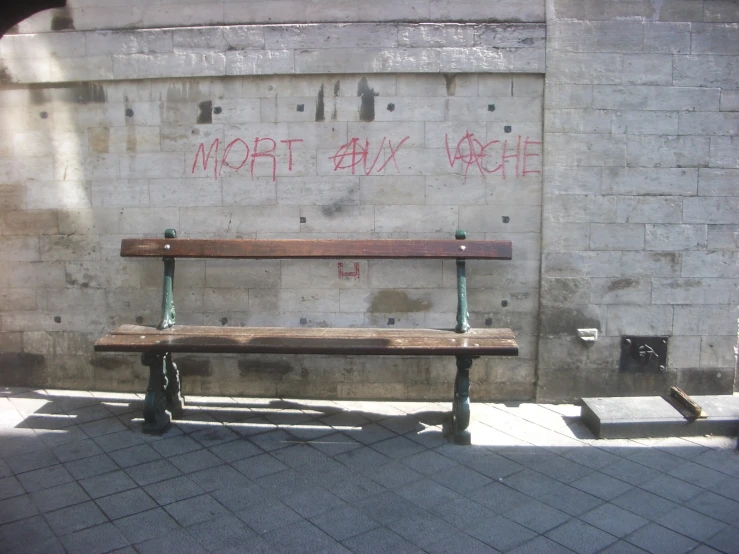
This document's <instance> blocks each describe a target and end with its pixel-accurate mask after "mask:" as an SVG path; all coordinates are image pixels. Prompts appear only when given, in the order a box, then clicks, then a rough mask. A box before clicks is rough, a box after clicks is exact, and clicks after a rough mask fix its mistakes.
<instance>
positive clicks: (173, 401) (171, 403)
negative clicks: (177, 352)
mask: <svg viewBox="0 0 739 554" xmlns="http://www.w3.org/2000/svg"><path fill="white" fill-rule="evenodd" d="M164 363H165V365H166V368H167V389H166V393H165V394H166V396H167V409H168V410H169V413H170V414H172V418H173V419H177V418H179V417H182V410H183V408H184V407H185V399H184V398H182V394H180V372H179V371H178V370H177V365H176V364H175V363H174V362H173V361H172V354H170V353H167V355H166V356H165V357H164Z"/></svg>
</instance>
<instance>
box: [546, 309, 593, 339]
mask: <svg viewBox="0 0 739 554" xmlns="http://www.w3.org/2000/svg"><path fill="white" fill-rule="evenodd" d="M540 316H541V317H540V325H541V327H540V333H541V335H543V336H562V335H563V336H571V337H574V336H576V335H577V330H578V329H598V330H599V331H600V332H601V333H602V332H603V331H604V330H605V321H604V320H605V316H606V309H605V307H601V306H596V305H593V304H584V305H572V304H570V305H569V306H551V305H542V307H541V314H540Z"/></svg>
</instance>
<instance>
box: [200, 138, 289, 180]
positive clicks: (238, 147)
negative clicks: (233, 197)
mask: <svg viewBox="0 0 739 554" xmlns="http://www.w3.org/2000/svg"><path fill="white" fill-rule="evenodd" d="M280 142H281V143H282V144H286V145H287V152H288V165H287V169H288V171H290V172H292V170H293V143H294V142H303V139H289V140H281V141H280ZM260 144H262V145H265V146H263V147H262V149H261V150H260ZM220 146H221V141H220V140H219V139H217V138H216V139H213V142H212V143H211V144H210V147H209V148H208V153H207V154H206V153H205V143H203V142H201V143H200V146H198V149H197V151H196V152H195V158H194V159H193V162H192V169H191V171H190V172H191V173H193V174H194V173H195V171H196V170H197V168H198V161H200V164H201V165H202V168H203V171H208V165H209V164H210V162H211V158H212V162H213V178H214V179H218V178H220V176H221V173H222V171H223V168H224V167H227V168H229V169H232V170H233V171H234V172H237V171H239V170H240V169H241V168H242V167H244V166H245V165H246V162H247V161H249V157H250V156H251V165H250V170H251V176H252V178H254V165H255V164H256V162H257V160H258V159H259V158H267V159H268V160H269V161H271V162H272V180H273V181H274V180H275V179H276V178H277V157H276V156H275V151H276V150H277V142H276V141H275V140H274V139H272V138H269V137H266V138H260V137H254V145H253V147H252V148H249V145H248V144H247V143H246V141H244V140H243V139H241V138H235V139H233V140H232V141H231V142H229V143H228V144H227V145H226V148H224V149H223V155H222V156H220V158H219V156H218V153H219V150H220ZM265 147H266V149H264V148H265ZM232 150H233V154H232Z"/></svg>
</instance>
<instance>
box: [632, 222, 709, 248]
mask: <svg viewBox="0 0 739 554" xmlns="http://www.w3.org/2000/svg"><path fill="white" fill-rule="evenodd" d="M705 247H706V226H705V225H647V229H646V239H645V244H644V248H645V249H646V250H695V249H702V248H705Z"/></svg>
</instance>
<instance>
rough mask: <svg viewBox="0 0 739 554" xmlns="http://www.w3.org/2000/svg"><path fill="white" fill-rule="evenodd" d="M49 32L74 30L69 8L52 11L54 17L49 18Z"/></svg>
mask: <svg viewBox="0 0 739 554" xmlns="http://www.w3.org/2000/svg"><path fill="white" fill-rule="evenodd" d="M51 30H52V31H67V30H70V31H73V30H74V20H73V19H72V12H71V11H70V10H69V8H60V9H58V10H54V15H53V16H52V18H51Z"/></svg>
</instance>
